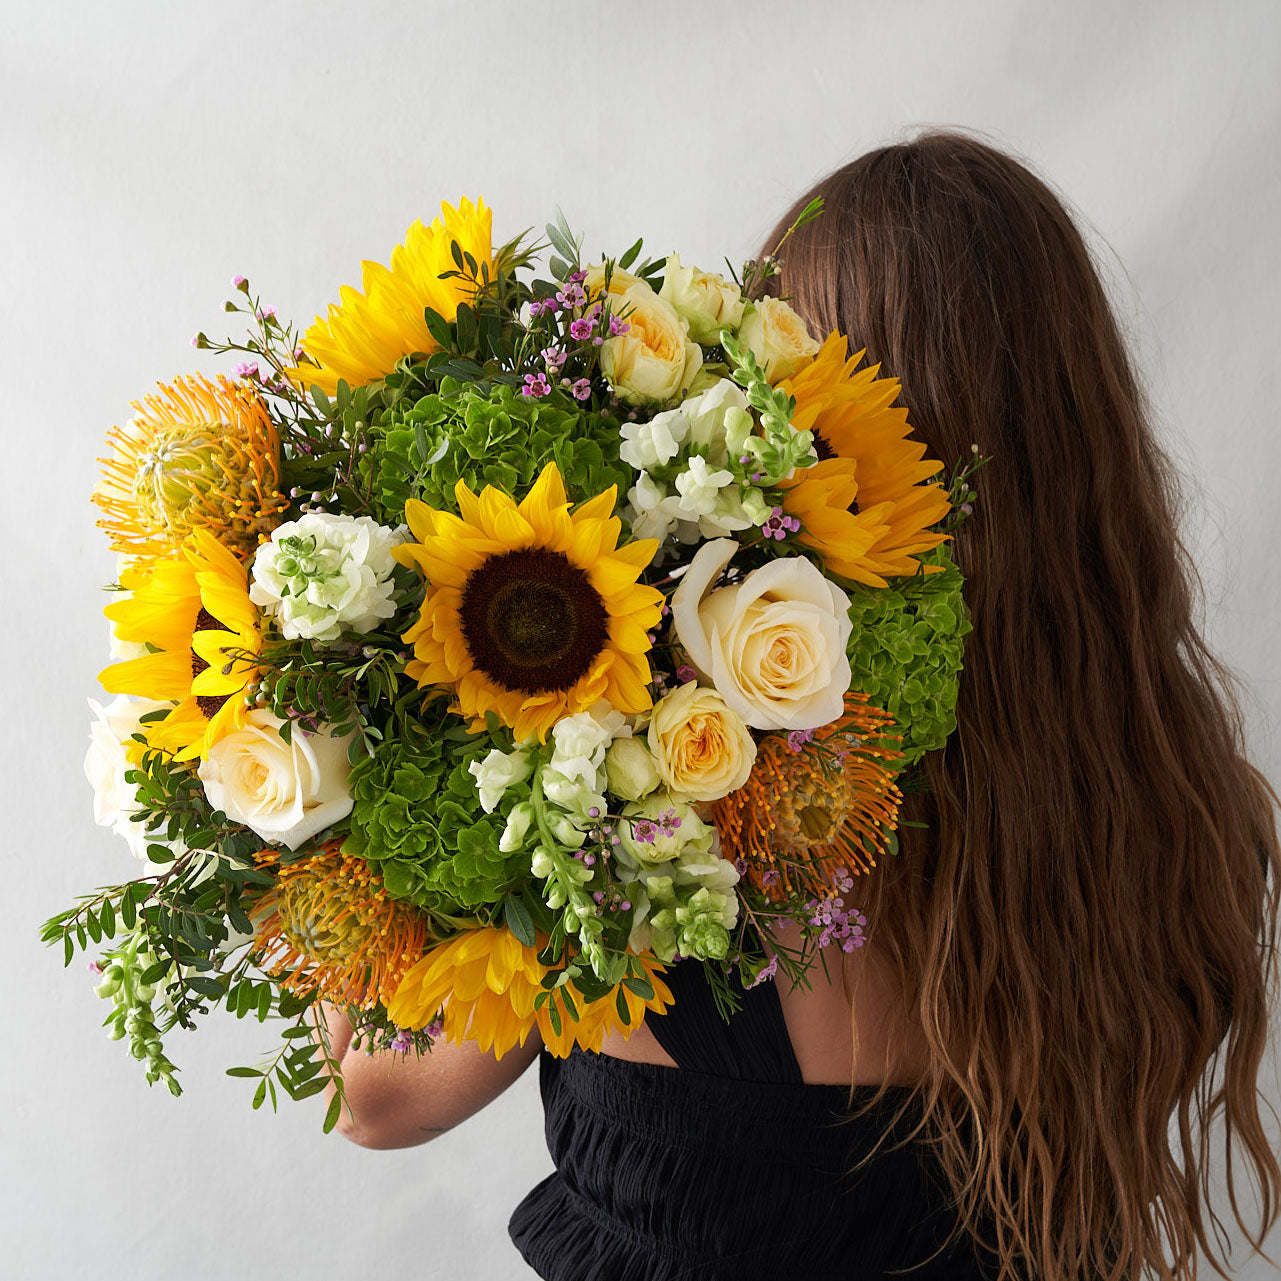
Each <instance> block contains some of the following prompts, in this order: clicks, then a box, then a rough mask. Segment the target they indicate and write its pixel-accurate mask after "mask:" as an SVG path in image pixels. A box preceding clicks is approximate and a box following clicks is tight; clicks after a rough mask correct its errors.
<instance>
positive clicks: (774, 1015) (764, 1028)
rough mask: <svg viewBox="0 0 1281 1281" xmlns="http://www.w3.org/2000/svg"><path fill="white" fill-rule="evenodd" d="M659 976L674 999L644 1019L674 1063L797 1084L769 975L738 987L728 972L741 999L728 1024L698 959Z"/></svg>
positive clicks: (797, 1072)
mask: <svg viewBox="0 0 1281 1281" xmlns="http://www.w3.org/2000/svg"><path fill="white" fill-rule="evenodd" d="M663 980H664V982H665V983H666V984H667V986H668V987H670V988H671V989H672V996H673V997H674V998H675V1004H673V1005H672V1006H671V1007H670V1008H669V1009H668V1011H667V1013H666V1014H661V1015H660V1014H647V1015H646V1016H645V1022H646V1025H647V1026H648V1027H649V1029H650V1030H651V1031H652V1032H653V1033H654V1038H655V1039H656V1040H657V1041H658V1043H659V1045H661V1046H662V1047H663V1049H665V1050H666V1051H667V1052H668V1054H670V1055H671V1056H672V1058H673V1059H675V1060H676V1063H677V1066H679V1067H682V1068H686V1069H688V1070H690V1071H694V1072H706V1073H710V1074H711V1075H714V1076H723V1077H731V1078H733V1079H734V1080H738V1081H766V1082H783V1083H786V1084H792V1085H801V1084H802V1083H803V1078H802V1076H801V1068H800V1064H799V1063H797V1061H796V1053H795V1051H794V1050H793V1049H792V1042H791V1038H790V1037H789V1036H788V1034H787V1024H786V1022H785V1021H784V1019H783V1007H782V1005H781V1004H780V1002H779V999H778V989H777V988H776V987H775V982H774V980H772V979H767V980H766V981H765V982H764V983H758V984H757V985H756V986H755V987H753V988H750V989H747V990H744V988H743V986H742V985H741V984H740V983H739V981H738V974H737V972H736V971H731V977H730V986H731V988H732V989H733V990H734V991H735V992H737V993H738V994H739V995H740V997H741V999H742V1003H743V1004H742V1008H741V1009H740V1010H736V1011H735V1012H734V1014H733V1016H732V1017H731V1019H730V1021H729V1022H728V1023H727V1022H726V1021H725V1019H724V1018H722V1016H721V1014H720V1012H719V1011H718V1010H717V1008H716V1001H715V998H714V997H713V996H712V989H711V988H710V987H709V986H708V983H707V977H706V974H705V970H704V964H703V962H702V961H696V960H685V961H678V962H677V963H676V964H675V965H669V966H668V967H667V971H666V973H665V974H664V975H663Z"/></svg>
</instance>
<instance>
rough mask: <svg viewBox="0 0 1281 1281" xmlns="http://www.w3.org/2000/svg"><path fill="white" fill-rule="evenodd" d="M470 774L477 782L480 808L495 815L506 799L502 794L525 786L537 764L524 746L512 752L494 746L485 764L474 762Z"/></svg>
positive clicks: (484, 761) (470, 766) (468, 770)
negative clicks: (509, 789)
mask: <svg viewBox="0 0 1281 1281" xmlns="http://www.w3.org/2000/svg"><path fill="white" fill-rule="evenodd" d="M467 772H468V773H469V774H470V775H471V776H472V778H474V779H475V780H476V791H477V792H478V793H479V794H480V807H481V809H483V810H484V811H485V813H486V814H492V813H493V812H494V810H496V809H497V808H498V802H499V801H501V800H502V799H503V793H504V792H505V791H506V790H507V789H508V788H509V787H514V786H515V785H516V784H517V783H523V782H524V781H525V780H526V779H527V778H528V777H529V776H530V775H531V774H532V773H533V772H534V763H533V762H532V761H531V760H530V759H529V752H528V751H526V749H525V748H523V747H517V748H515V749H514V750H513V751H510V752H503V751H499V749H498V748H496V747H495V748H493V749H492V750H491V751H490V753H489V755H488V756H486V757H485V759H484V760H483V761H472V762H471V763H470V764H469V765H468V766H467Z"/></svg>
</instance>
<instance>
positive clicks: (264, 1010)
mask: <svg viewBox="0 0 1281 1281" xmlns="http://www.w3.org/2000/svg"><path fill="white" fill-rule="evenodd" d="M270 1013H271V984H270V983H264V984H262V986H261V987H259V989H258V1022H259V1023H262V1022H264V1021H265V1020H266V1018H267V1015H268V1014H270Z"/></svg>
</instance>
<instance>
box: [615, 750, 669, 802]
mask: <svg viewBox="0 0 1281 1281" xmlns="http://www.w3.org/2000/svg"><path fill="white" fill-rule="evenodd" d="M605 779H606V781H607V783H608V786H609V790H610V791H611V792H613V794H614V795H615V796H617V797H619V798H621V799H622V800H624V801H639V800H640V799H641V797H642V796H647V795H648V794H649V793H650V792H652V791H653V790H654V788H656V787H657V786H658V784H659V782H660V781H661V780H660V779H659V776H658V770H657V768H656V767H655V765H654V758H653V757H652V756H651V755H650V752H649V748H648V747H646V746H645V744H644V742H643V741H642V740H641V739H639V738H620V739H617V740H615V742H614V743H613V744H612V746H611V747H610V749H609V751H608V752H606V753H605Z"/></svg>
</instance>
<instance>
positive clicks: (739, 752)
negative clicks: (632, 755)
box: [649, 681, 756, 801]
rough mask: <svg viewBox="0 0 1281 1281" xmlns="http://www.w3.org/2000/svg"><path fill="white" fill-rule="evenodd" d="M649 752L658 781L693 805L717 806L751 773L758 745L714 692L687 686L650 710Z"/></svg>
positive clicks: (735, 713)
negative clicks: (707, 802)
mask: <svg viewBox="0 0 1281 1281" xmlns="http://www.w3.org/2000/svg"><path fill="white" fill-rule="evenodd" d="M649 750H650V752H651V753H652V754H653V757H654V765H655V767H656V768H657V769H658V773H659V776H660V777H661V778H662V780H663V782H664V783H666V784H667V786H668V788H669V789H670V790H671V791H672V792H674V793H680V794H681V795H682V796H686V797H688V798H689V799H690V800H691V801H718V800H720V799H721V797H722V796H728V795H729V794H730V792H736V791H737V790H738V789H739V788H740V787H742V786H743V784H744V783H746V782H747V776H748V775H749V774H750V773H751V772H752V765H753V764H754V763H755V761H756V742H755V740H754V739H753V738H752V736H751V734H750V733H748V729H747V726H746V725H744V724H743V718H742V717H741V716H739V714H738V713H737V712H735V711H732V710H731V709H730V708H729V707H728V706H726V703H725V700H724V699H723V698H722V697H721V696H720V694H719V693H717V691H716V690H714V689H705V688H702V687H700V686H699V684H698V682H697V681H689V682H687V683H686V684H684V685H682V686H681V687H680V689H677V690H673V691H672V692H671V693H670V694H668V695H667V696H666V697H665V698H662V699H660V700H659V701H658V703H657V704H656V705H655V707H654V712H653V715H652V716H651V717H650V721H649Z"/></svg>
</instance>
